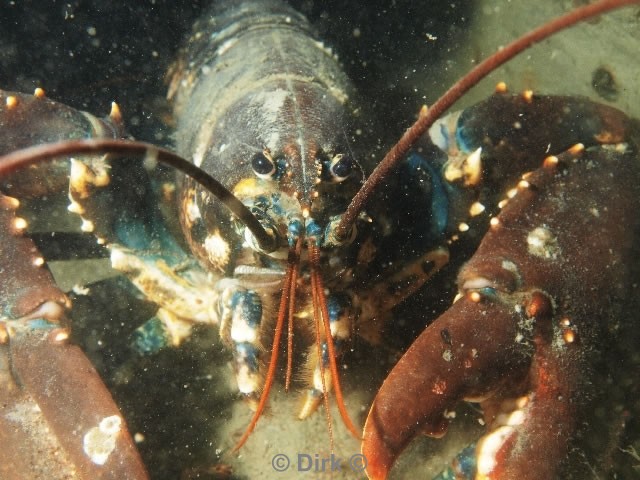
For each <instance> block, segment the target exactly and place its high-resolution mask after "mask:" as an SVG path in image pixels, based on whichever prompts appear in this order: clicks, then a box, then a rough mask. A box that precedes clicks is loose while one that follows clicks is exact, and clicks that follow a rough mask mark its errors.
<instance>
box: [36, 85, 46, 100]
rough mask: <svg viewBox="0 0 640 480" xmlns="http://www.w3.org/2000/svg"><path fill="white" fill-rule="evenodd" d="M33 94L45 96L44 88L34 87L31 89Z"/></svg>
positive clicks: (38, 96)
mask: <svg viewBox="0 0 640 480" xmlns="http://www.w3.org/2000/svg"><path fill="white" fill-rule="evenodd" d="M33 96H34V97H36V98H45V97H46V95H45V93H44V90H43V89H42V88H40V87H38V88H36V89H35V90H34V91H33Z"/></svg>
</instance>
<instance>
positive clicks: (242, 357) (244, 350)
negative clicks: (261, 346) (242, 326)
mask: <svg viewBox="0 0 640 480" xmlns="http://www.w3.org/2000/svg"><path fill="white" fill-rule="evenodd" d="M235 350H236V355H235V358H236V363H237V364H239V365H246V366H247V368H249V370H250V371H251V372H257V371H258V369H259V367H260V361H259V358H258V357H259V352H258V349H257V348H256V347H255V346H253V345H252V344H250V343H249V342H239V343H236V348H235Z"/></svg>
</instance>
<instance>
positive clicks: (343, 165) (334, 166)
mask: <svg viewBox="0 0 640 480" xmlns="http://www.w3.org/2000/svg"><path fill="white" fill-rule="evenodd" d="M353 168H354V163H353V160H352V159H351V157H350V156H349V155H346V154H343V153H339V154H337V155H335V156H334V157H333V158H332V159H331V164H330V165H329V171H330V172H331V177H332V178H333V181H334V182H342V181H344V180H346V179H347V177H348V176H349V175H351V173H352V172H353Z"/></svg>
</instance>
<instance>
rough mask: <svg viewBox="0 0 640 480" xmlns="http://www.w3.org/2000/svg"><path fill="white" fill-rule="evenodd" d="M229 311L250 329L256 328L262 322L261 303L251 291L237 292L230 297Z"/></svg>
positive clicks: (257, 296)
mask: <svg viewBox="0 0 640 480" xmlns="http://www.w3.org/2000/svg"><path fill="white" fill-rule="evenodd" d="M231 309H232V310H233V312H234V315H240V316H241V318H243V319H244V321H245V322H246V323H247V325H249V326H250V327H251V328H258V327H259V326H260V322H261V321H262V301H261V300H260V296H259V295H258V294H257V293H256V292H254V291H253V290H238V291H236V292H234V293H233V295H232V297H231Z"/></svg>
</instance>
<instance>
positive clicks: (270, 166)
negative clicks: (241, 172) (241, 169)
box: [251, 150, 276, 180]
mask: <svg viewBox="0 0 640 480" xmlns="http://www.w3.org/2000/svg"><path fill="white" fill-rule="evenodd" d="M251 168H253V171H254V173H255V174H256V175H257V176H258V177H259V178H263V179H265V180H266V179H269V178H272V177H273V176H274V175H275V173H276V163H275V162H274V161H273V158H271V154H270V153H269V152H268V151H266V150H265V151H264V152H260V153H256V154H255V155H254V156H253V158H252V159H251Z"/></svg>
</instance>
